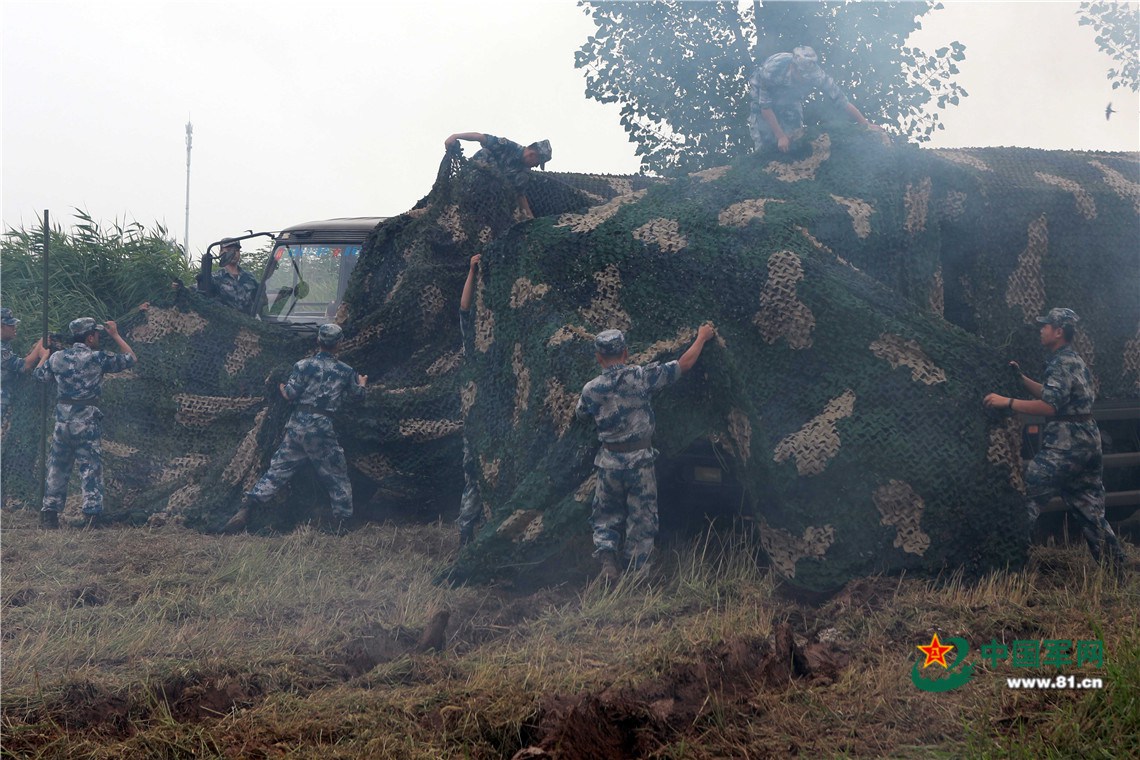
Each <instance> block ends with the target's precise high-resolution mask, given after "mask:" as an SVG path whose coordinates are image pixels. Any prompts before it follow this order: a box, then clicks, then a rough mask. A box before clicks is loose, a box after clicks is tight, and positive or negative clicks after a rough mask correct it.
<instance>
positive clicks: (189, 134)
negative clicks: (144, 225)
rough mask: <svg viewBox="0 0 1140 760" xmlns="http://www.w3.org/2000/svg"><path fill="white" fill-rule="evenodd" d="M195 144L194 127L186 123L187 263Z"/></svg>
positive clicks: (188, 258)
mask: <svg viewBox="0 0 1140 760" xmlns="http://www.w3.org/2000/svg"><path fill="white" fill-rule="evenodd" d="M193 142H194V125H193V124H191V123H190V122H189V121H187V122H186V231H185V232H184V233H183V235H182V250H183V251H184V252H185V253H186V263H190V146H191V145H192V144H193Z"/></svg>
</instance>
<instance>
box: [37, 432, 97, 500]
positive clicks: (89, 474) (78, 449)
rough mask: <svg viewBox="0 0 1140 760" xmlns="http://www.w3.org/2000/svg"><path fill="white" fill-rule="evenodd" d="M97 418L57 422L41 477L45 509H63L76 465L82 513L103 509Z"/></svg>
mask: <svg viewBox="0 0 1140 760" xmlns="http://www.w3.org/2000/svg"><path fill="white" fill-rule="evenodd" d="M100 438H102V429H101V426H100V425H99V423H98V421H97V420H96V421H83V420H71V421H68V422H61V421H58V420H57V421H56V423H55V428H54V430H53V432H52V437H51V455H50V457H49V459H48V466H47V475H46V477H45V479H44V481H45V482H44V503H43V510H44V511H45V512H63V507H64V504H65V503H66V501H67V481H68V480H70V479H71V468H72V466H73V465H75V464H78V465H79V483H80V487H81V488H82V490H83V514H85V515H97V514H100V513H101V512H102V511H103V445H102V441H101V440H100Z"/></svg>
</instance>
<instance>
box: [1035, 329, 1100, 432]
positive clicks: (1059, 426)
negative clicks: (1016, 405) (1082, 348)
mask: <svg viewBox="0 0 1140 760" xmlns="http://www.w3.org/2000/svg"><path fill="white" fill-rule="evenodd" d="M1041 400H1042V401H1044V402H1045V403H1046V404H1048V405H1049V406H1051V407H1053V409H1054V410H1055V412H1056V414H1057V416H1070V415H1076V414H1092V407H1093V402H1094V401H1096V392H1095V391H1094V390H1093V383H1092V373H1090V372H1089V368H1088V367H1087V366H1086V365H1085V362H1084V359H1082V358H1081V357H1080V354H1078V353H1077V352H1076V351H1074V350H1073V347H1072V346H1062V347H1061V348H1059V349H1057V350H1056V351H1055V352H1053V355H1052V356H1050V357H1049V358H1048V360H1046V362H1045V379H1044V380H1043V381H1042V382H1041ZM1041 445H1042V446H1044V447H1045V448H1049V449H1060V450H1065V451H1072V450H1078V449H1079V450H1084V449H1099V448H1100V431H1099V430H1098V429H1097V425H1096V422H1095V421H1093V420H1089V421H1088V422H1065V421H1059V420H1046V423H1045V430H1044V432H1043V435H1042V440H1041Z"/></svg>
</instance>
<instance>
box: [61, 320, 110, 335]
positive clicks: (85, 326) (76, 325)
mask: <svg viewBox="0 0 1140 760" xmlns="http://www.w3.org/2000/svg"><path fill="white" fill-rule="evenodd" d="M67 330H68V332H70V333H71V337H73V338H81V337H83V336H84V335H86V334H87V333H89V332H91V331H92V330H98V331H99V332H106V329H105V328H104V327H103V325H101V324H99V323H98V322H96V321H95V320H94V319H92V318H91V317H80V318H79V319H73V320H71V321H70V322H69V323H68V324H67Z"/></svg>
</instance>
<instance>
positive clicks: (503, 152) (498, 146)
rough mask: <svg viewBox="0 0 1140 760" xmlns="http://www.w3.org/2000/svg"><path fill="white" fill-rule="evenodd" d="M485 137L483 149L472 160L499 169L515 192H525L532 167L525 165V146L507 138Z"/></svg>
mask: <svg viewBox="0 0 1140 760" xmlns="http://www.w3.org/2000/svg"><path fill="white" fill-rule="evenodd" d="M483 137H484V140H483V149H482V150H480V151H479V152H478V153H476V154H475V155H474V156H472V157H471V160H472V161H479V162H480V163H484V164H488V165H491V166H494V167H496V168H498V170H499V171H501V172H502V173H503V175H504V176H506V178H507V181H508V182H510V183H511V186H512V187H514V188H515V190H517V191H518V192H520V193H521V192H524V191H525V190H526V186H527V182H529V181H530V167H529V166H527V165H526V164H524V163H523V146H521V145H519V144H518V143H517V142H514V141H513V140H508V139H507V138H505V137H495V136H494V135H483Z"/></svg>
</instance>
